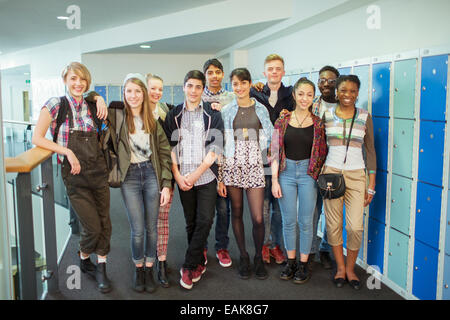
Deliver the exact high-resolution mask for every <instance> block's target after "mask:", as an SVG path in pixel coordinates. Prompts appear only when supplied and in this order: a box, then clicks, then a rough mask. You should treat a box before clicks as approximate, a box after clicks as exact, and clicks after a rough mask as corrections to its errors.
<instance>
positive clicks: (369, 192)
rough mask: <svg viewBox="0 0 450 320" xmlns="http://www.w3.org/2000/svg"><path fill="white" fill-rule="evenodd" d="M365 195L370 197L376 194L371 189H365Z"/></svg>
mask: <svg viewBox="0 0 450 320" xmlns="http://www.w3.org/2000/svg"><path fill="white" fill-rule="evenodd" d="M367 193H368V194H370V195H372V196H374V195H375V193H377V192H376V191H375V190H372V189H367Z"/></svg>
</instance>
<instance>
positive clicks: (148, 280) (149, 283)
mask: <svg viewBox="0 0 450 320" xmlns="http://www.w3.org/2000/svg"><path fill="white" fill-rule="evenodd" d="M155 290H156V283H155V279H154V278H153V267H147V266H146V267H145V291H147V292H148V293H152V292H155Z"/></svg>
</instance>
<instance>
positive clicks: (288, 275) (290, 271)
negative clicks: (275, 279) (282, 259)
mask: <svg viewBox="0 0 450 320" xmlns="http://www.w3.org/2000/svg"><path fill="white" fill-rule="evenodd" d="M297 267H298V266H297V260H296V259H295V258H294V259H288V262H287V263H286V265H285V266H284V268H283V270H282V271H281V273H280V278H281V279H283V280H289V279H292V277H293V276H294V274H295V272H296V271H297Z"/></svg>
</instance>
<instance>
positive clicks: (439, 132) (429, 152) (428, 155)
mask: <svg viewBox="0 0 450 320" xmlns="http://www.w3.org/2000/svg"><path fill="white" fill-rule="evenodd" d="M444 141H445V123H444V122H431V121H421V122H420V142H419V180H420V181H424V182H428V183H431V184H434V185H436V186H442V171H443V166H444Z"/></svg>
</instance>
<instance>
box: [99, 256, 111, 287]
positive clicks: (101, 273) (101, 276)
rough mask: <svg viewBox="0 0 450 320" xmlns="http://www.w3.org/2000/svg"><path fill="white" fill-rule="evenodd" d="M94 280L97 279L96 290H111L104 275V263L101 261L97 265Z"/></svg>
mask: <svg viewBox="0 0 450 320" xmlns="http://www.w3.org/2000/svg"><path fill="white" fill-rule="evenodd" d="M95 280H97V290H98V291H100V292H101V293H108V292H110V291H111V290H112V287H111V283H110V281H109V279H108V276H107V275H106V263H105V262H101V263H99V264H98V265H97V271H96V273H95Z"/></svg>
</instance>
